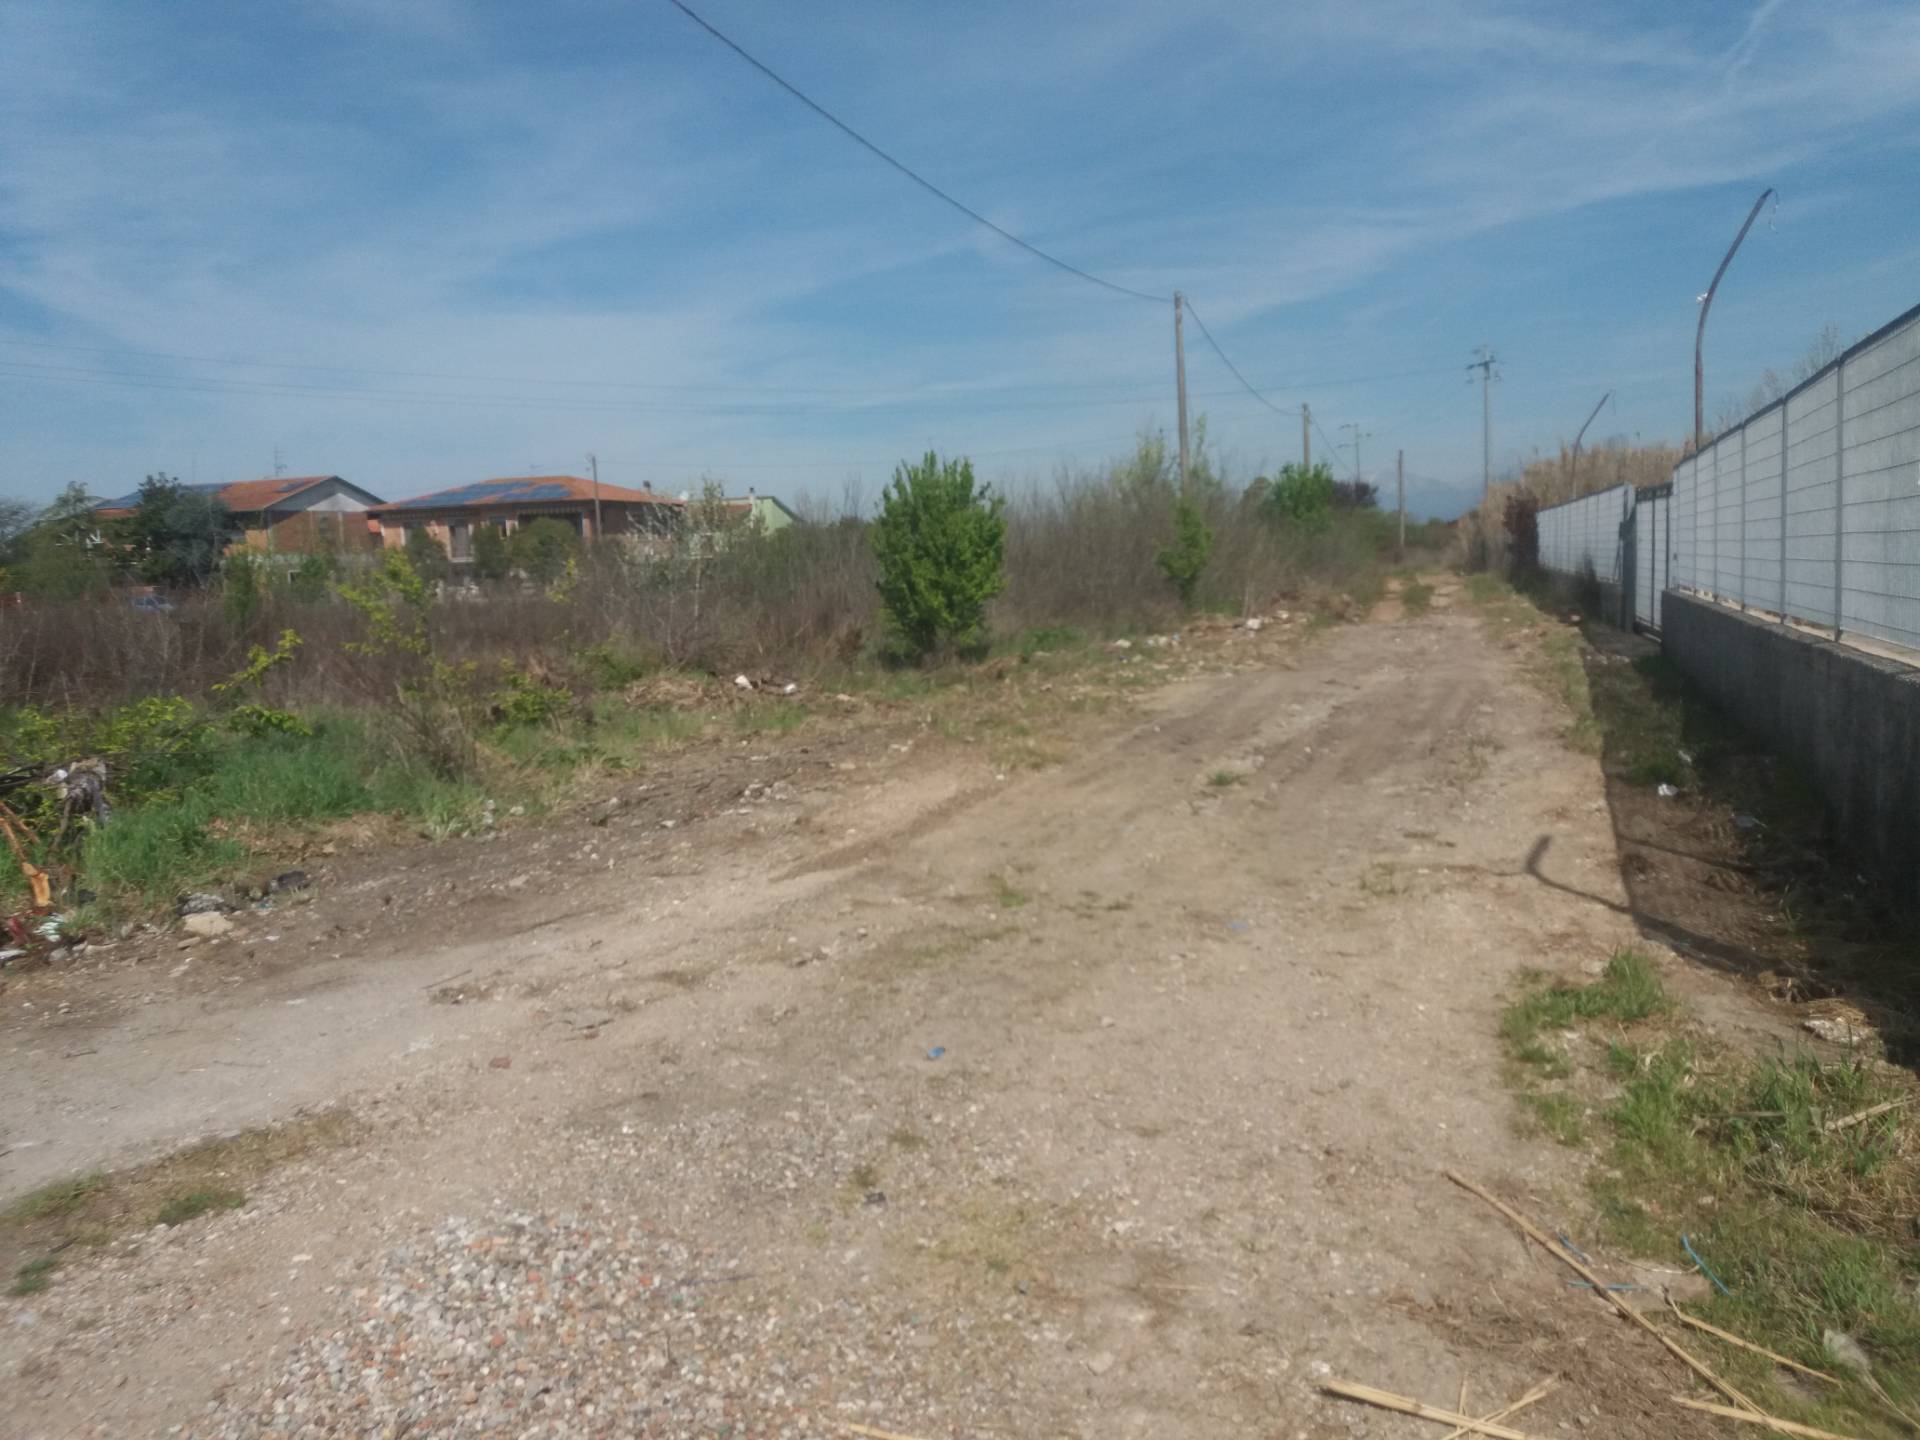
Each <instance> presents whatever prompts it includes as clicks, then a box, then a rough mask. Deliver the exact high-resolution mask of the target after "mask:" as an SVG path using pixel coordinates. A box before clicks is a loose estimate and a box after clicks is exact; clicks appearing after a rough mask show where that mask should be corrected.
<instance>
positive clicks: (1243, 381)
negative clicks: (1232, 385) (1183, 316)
mask: <svg viewBox="0 0 1920 1440" xmlns="http://www.w3.org/2000/svg"><path fill="white" fill-rule="evenodd" d="M1187 313H1188V314H1189V315H1191V316H1193V323H1194V324H1196V325H1198V326H1199V327H1200V333H1201V334H1202V335H1204V336H1205V337H1206V340H1207V344H1209V345H1211V346H1212V347H1213V353H1214V354H1216V355H1218V356H1219V357H1220V363H1221V364H1222V365H1225V366H1226V367H1227V369H1229V370H1231V371H1232V372H1233V378H1234V379H1236V380H1238V381H1239V382H1240V386H1241V388H1242V389H1243V390H1245V391H1246V392H1247V393H1248V394H1249V395H1251V396H1253V398H1254V399H1256V400H1258V401H1259V402H1260V403H1261V404H1262V405H1264V406H1266V407H1267V408H1268V409H1269V410H1271V411H1273V413H1274V414H1276V415H1298V414H1299V413H1300V412H1299V411H1298V410H1283V409H1281V408H1280V407H1279V406H1278V405H1276V404H1274V403H1273V402H1272V401H1271V400H1269V399H1267V397H1266V396H1264V395H1262V394H1261V393H1260V392H1259V391H1258V390H1256V389H1254V388H1253V386H1252V384H1251V383H1250V382H1249V381H1248V380H1247V377H1246V376H1244V375H1242V374H1241V373H1240V367H1239V366H1238V365H1235V364H1234V363H1233V361H1231V360H1229V359H1228V358H1227V352H1226V351H1224V350H1222V349H1221V348H1220V342H1219V341H1218V340H1215V339H1214V338H1213V332H1212V331H1211V330H1209V329H1208V328H1207V322H1206V321H1204V320H1202V319H1201V318H1200V312H1199V311H1198V310H1196V309H1194V308H1193V301H1191V300H1188V301H1187Z"/></svg>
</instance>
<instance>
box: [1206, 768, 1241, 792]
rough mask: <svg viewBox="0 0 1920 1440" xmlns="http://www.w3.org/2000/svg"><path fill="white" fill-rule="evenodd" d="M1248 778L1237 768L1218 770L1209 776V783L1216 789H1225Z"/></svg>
mask: <svg viewBox="0 0 1920 1440" xmlns="http://www.w3.org/2000/svg"><path fill="white" fill-rule="evenodd" d="M1246 778H1247V777H1246V776H1244V775H1242V774H1240V773H1239V772H1238V771H1237V770H1216V771H1214V772H1213V773H1212V774H1211V775H1209V776H1207V784H1209V785H1211V786H1212V787H1213V788H1214V789H1216V790H1225V789H1226V788H1227V787H1228V786H1230V785H1239V784H1241V783H1242V782H1244V781H1245V780H1246Z"/></svg>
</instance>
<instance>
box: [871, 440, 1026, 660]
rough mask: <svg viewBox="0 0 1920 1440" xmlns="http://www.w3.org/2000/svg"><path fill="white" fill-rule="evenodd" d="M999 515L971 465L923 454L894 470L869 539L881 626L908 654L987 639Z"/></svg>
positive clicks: (999, 548)
mask: <svg viewBox="0 0 1920 1440" xmlns="http://www.w3.org/2000/svg"><path fill="white" fill-rule="evenodd" d="M1004 510H1005V501H1003V500H1002V499H1001V498H1000V497H999V496H998V495H995V494H993V493H992V489H991V487H989V486H986V485H980V484H977V483H976V482H975V480H974V478H973V464H972V462H971V461H968V460H964V459H962V460H944V461H943V460H941V459H940V457H939V456H937V455H935V454H934V453H933V452H932V451H931V450H929V451H928V452H927V454H926V457H925V458H924V459H923V460H921V461H920V462H919V463H918V464H907V463H904V462H903V463H902V464H901V465H900V466H899V467H898V468H897V469H896V470H895V471H894V472H893V483H892V484H891V485H890V486H888V488H887V492H886V494H885V495H884V496H883V497H882V500H881V505H880V516H879V518H878V519H877V520H875V521H874V522H873V528H872V531H871V541H872V544H873V553H874V557H875V559H876V560H878V562H879V565H880V579H879V581H878V584H879V588H880V603H881V606H882V607H883V609H884V610H885V612H886V618H887V626H888V629H889V630H890V632H891V634H892V636H893V638H894V640H895V642H896V643H897V644H898V645H899V646H900V647H901V648H902V649H904V650H905V651H906V652H907V653H909V654H911V655H913V656H915V657H924V656H926V655H929V654H931V653H932V652H933V651H935V650H936V649H939V648H940V647H941V646H943V645H947V646H953V647H955V648H957V649H963V650H964V649H971V648H974V647H977V646H979V645H980V644H982V643H983V642H984V641H985V639H986V612H987V602H988V601H989V600H991V599H993V597H994V596H995V595H998V594H999V593H1000V591H1001V589H1002V588H1003V587H1004V586H1005V584H1006V577H1005V575H1004V574H1003V573H1002V571H1001V561H1002V557H1003V556H1004V554H1005V551H1006V539H1007V521H1006V516H1005V514H1004V513H1003V512H1004Z"/></svg>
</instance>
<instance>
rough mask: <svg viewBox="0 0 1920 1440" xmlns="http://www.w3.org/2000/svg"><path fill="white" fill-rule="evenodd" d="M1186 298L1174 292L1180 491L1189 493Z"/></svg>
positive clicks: (1174, 359) (1174, 372) (1175, 378)
mask: <svg viewBox="0 0 1920 1440" xmlns="http://www.w3.org/2000/svg"><path fill="white" fill-rule="evenodd" d="M1185 308H1186V298H1185V297H1184V296H1183V295H1181V293H1180V292H1179V291H1178V290H1176V291H1174V292H1173V374H1174V381H1175V383H1176V384H1177V385H1178V387H1179V390H1180V493H1181V495H1183V496H1184V495H1185V494H1186V493H1187V346H1186V341H1185V339H1184V338H1183V334H1182V312H1183V311H1184V310H1185Z"/></svg>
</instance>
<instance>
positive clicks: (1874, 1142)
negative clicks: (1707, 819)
mask: <svg viewBox="0 0 1920 1440" xmlns="http://www.w3.org/2000/svg"><path fill="white" fill-rule="evenodd" d="M1593 1024H1602V1025H1607V1026H1610V1027H1617V1033H1616V1037H1615V1038H1614V1039H1613V1041H1612V1043H1611V1044H1610V1045H1609V1046H1608V1048H1607V1050H1606V1059H1605V1063H1604V1065H1603V1066H1599V1067H1597V1068H1596V1069H1595V1071H1594V1072H1593V1073H1590V1074H1586V1075H1581V1076H1578V1077H1577V1078H1576V1079H1575V1080H1574V1081H1573V1082H1572V1083H1573V1086H1574V1088H1573V1089H1572V1090H1569V1089H1566V1088H1548V1082H1554V1081H1560V1080H1566V1079H1568V1077H1569V1076H1570V1075H1572V1073H1573V1070H1574V1067H1573V1065H1572V1064H1571V1063H1570V1061H1569V1059H1568V1057H1567V1056H1564V1055H1561V1054H1559V1053H1558V1052H1556V1051H1552V1050H1550V1049H1549V1048H1548V1047H1546V1046H1545V1045H1543V1044H1542V1038H1543V1036H1544V1034H1545V1033H1546V1032H1547V1031H1549V1030H1554V1029H1567V1028H1578V1027H1580V1026H1585V1025H1593ZM1633 1027H1637V1028H1633ZM1501 1031H1502V1036H1503V1038H1504V1039H1505V1041H1506V1043H1507V1046H1508V1051H1509V1054H1510V1055H1511V1056H1513V1058H1514V1060H1515V1061H1516V1065H1515V1067H1514V1073H1515V1075H1516V1077H1517V1079H1518V1081H1519V1084H1520V1087H1521V1095H1520V1099H1521V1104H1522V1106H1523V1108H1524V1110H1525V1111H1526V1113H1527V1114H1528V1115H1529V1116H1530V1117H1531V1118H1532V1119H1533V1120H1535V1121H1536V1122H1537V1123H1538V1124H1539V1125H1540V1127H1541V1128H1542V1129H1543V1130H1545V1131H1546V1132H1547V1133H1548V1134H1550V1135H1551V1136H1553V1138H1554V1139H1556V1140H1558V1141H1560V1142H1561V1143H1563V1144H1569V1145H1577V1144H1581V1143H1593V1144H1595V1145H1597V1146H1598V1149H1599V1153H1600V1158H1601V1159H1602V1161H1603V1162H1604V1163H1603V1164H1602V1165H1600V1166H1597V1167H1596V1168H1595V1170H1594V1172H1593V1179H1592V1182H1591V1186H1590V1189H1591V1193H1592V1197H1593V1201H1594V1207H1595V1212H1596V1215H1597V1218H1598V1223H1599V1230H1600V1233H1599V1237H1598V1238H1600V1239H1601V1240H1603V1241H1605V1242H1606V1243H1608V1244H1609V1245H1611V1246H1614V1247H1617V1248H1619V1249H1621V1250H1624V1251H1627V1252H1630V1253H1633V1254H1637V1255H1641V1256H1644V1257H1646V1258H1647V1259H1649V1260H1650V1261H1653V1262H1656V1263H1658V1264H1661V1265H1665V1266H1676V1267H1686V1268H1691V1267H1692V1265H1693V1261H1692V1259H1691V1258H1690V1257H1689V1256H1688V1255H1687V1253H1686V1251H1685V1249H1684V1247H1683V1246H1682V1244H1681V1238H1680V1237H1681V1236H1683V1235H1684V1236H1686V1237H1687V1239H1688V1242H1689V1243H1691V1245H1692V1246H1693V1249H1694V1250H1695V1251H1696V1252H1697V1253H1698V1254H1699V1255H1700V1257H1701V1258H1702V1259H1703V1260H1704V1261H1705V1262H1706V1264H1707V1265H1709V1266H1710V1267H1711V1268H1712V1269H1713V1271H1714V1273H1715V1274H1716V1275H1718V1276H1719V1278H1720V1279H1721V1280H1722V1281H1723V1282H1724V1283H1725V1284H1726V1286H1727V1289H1728V1292H1729V1293H1726V1294H1719V1293H1715V1294H1714V1295H1713V1296H1712V1298H1710V1299H1709V1300H1708V1301H1706V1302H1705V1303H1703V1304H1702V1305H1701V1306H1700V1307H1699V1308H1700V1312H1701V1314H1702V1315H1703V1316H1704V1318H1706V1319H1708V1320H1710V1321H1712V1322H1713V1323H1715V1324H1718V1325H1720V1326H1721V1327H1722V1328H1724V1329H1727V1330H1730V1331H1732V1332H1733V1333H1734V1334H1737V1335H1740V1336H1742V1337H1743V1338H1745V1339H1747V1340H1750V1341H1752V1342H1754V1343H1756V1344H1759V1345H1764V1346H1767V1347H1769V1348H1771V1349H1773V1350H1776V1351H1778V1352H1780V1353H1781V1354H1784V1355H1787V1356H1790V1357H1792V1358H1793V1359H1796V1360H1799V1361H1801V1362H1802V1363H1804V1364H1808V1365H1812V1366H1815V1367H1816V1368H1821V1369H1825V1370H1828V1371H1830V1372H1833V1371H1835V1366H1834V1365H1833V1363H1832V1361H1831V1360H1830V1359H1829V1358H1828V1357H1827V1356H1825V1355H1824V1353H1823V1345H1822V1339H1821V1337H1822V1335H1823V1333H1824V1332H1825V1331H1827V1330H1829V1329H1832V1330H1838V1331H1844V1332H1845V1333H1847V1334H1849V1335H1852V1336H1853V1337H1854V1338H1856V1339H1857V1340H1858V1341H1859V1342H1860V1343H1861V1344H1862V1345H1863V1346H1865V1347H1866V1350H1867V1352H1868V1354H1869V1355H1870V1357H1871V1358H1872V1360H1873V1364H1874V1370H1875V1374H1876V1376H1877V1378H1878V1379H1879V1380H1880V1382H1881V1383H1882V1384H1883V1385H1884V1386H1885V1387H1886V1389H1887V1390H1888V1392H1889V1393H1891V1394H1892V1395H1893V1396H1894V1397H1895V1398H1896V1399H1897V1400H1899V1401H1901V1402H1902V1403H1904V1404H1906V1405H1908V1406H1909V1408H1911V1406H1912V1404H1913V1403H1914V1402H1915V1401H1916V1400H1917V1399H1920V1304H1916V1302H1915V1299H1914V1294H1915V1287H1916V1284H1917V1283H1920V1245H1917V1244H1916V1238H1917V1237H1916V1232H1915V1230H1914V1228H1913V1226H1914V1219H1913V1217H1914V1216H1915V1215H1916V1214H1920V1150H1916V1147H1915V1146H1914V1144H1913V1142H1912V1137H1911V1135H1910V1134H1909V1132H1908V1127H1909V1126H1910V1125H1911V1124H1912V1119H1911V1106H1908V1107H1906V1108H1900V1109H1894V1110H1891V1111H1888V1112H1886V1113H1883V1114H1880V1115H1875V1116H1871V1117H1869V1118H1866V1119H1863V1120H1859V1121H1857V1123H1853V1124H1849V1125H1845V1126H1840V1127H1835V1126H1834V1124H1833V1122H1835V1121H1837V1120H1842V1119H1847V1118H1848V1117H1854V1116H1859V1115H1860V1114H1861V1113H1862V1112H1864V1111H1866V1110H1868V1109H1869V1108H1870V1107H1872V1106H1874V1105H1877V1104H1879V1103H1881V1102H1883V1101H1887V1100H1892V1099H1895V1098H1897V1097H1902V1096H1906V1097H1909V1098H1911V1096H1912V1085H1911V1081H1910V1080H1908V1079H1907V1078H1905V1077H1904V1076H1902V1075H1901V1074H1900V1073H1899V1072H1897V1071H1895V1070H1893V1069H1891V1068H1889V1067H1886V1066H1883V1065H1880V1064H1878V1063H1876V1062H1872V1061H1866V1060H1858V1061H1853V1060H1844V1061H1828V1060H1825V1059H1822V1058H1820V1057H1818V1056H1815V1055H1812V1054H1807V1053H1799V1054H1795V1053H1782V1054H1776V1055H1770V1056H1761V1057H1747V1056H1742V1055H1737V1054H1730V1053H1723V1052H1720V1051H1717V1050H1712V1051H1709V1050H1703V1049H1702V1048H1701V1042H1699V1041H1698V1040H1697V1039H1695V1038H1693V1037H1692V1036H1691V1035H1690V1034H1689V1033H1686V1027H1685V1026H1684V1023H1683V1017H1681V1016H1679V1015H1678V1014H1677V1012H1676V1010H1675V1007H1674V1005H1673V1002H1672V1000H1671V998H1670V997H1669V996H1667V994H1666V993H1665V991H1664V990H1663V989H1662V988H1661V987H1660V985H1659V981H1658V978H1657V976H1655V975H1654V974H1653V972H1652V968H1651V966H1649V965H1648V964H1647V963H1646V962H1645V961H1644V959H1642V958H1640V957H1638V956H1636V955H1634V953H1633V952H1631V951H1623V952H1621V953H1620V954H1618V955H1616V956H1615V957H1614V959H1613V960H1612V961H1611V962H1610V963H1609V965H1608V967H1607V972H1606V973H1605V974H1604V975H1603V976H1602V977H1601V978H1600V979H1599V980H1597V981H1595V982H1594V983H1593V984H1591V985H1586V986H1567V985H1552V986H1546V987H1544V988H1535V989H1533V990H1532V991H1531V992H1530V993H1528V994H1527V995H1525V996H1523V997H1522V998H1521V999H1519V1000H1517V1001H1516V1002H1515V1003H1514V1004H1513V1005H1512V1006H1510V1007H1509V1008H1508V1009H1507V1011H1506V1013H1505V1014H1504V1016H1503V1017H1502V1022H1501ZM1589 1053H1591V1052H1589ZM1582 1095H1589V1096H1593V1097H1594V1098H1593V1100H1592V1102H1591V1103H1586V1102H1583V1101H1582V1099H1581V1098H1580V1097H1581V1096H1582ZM1596 1110H1597V1111H1598V1117H1597V1118H1598V1121H1599V1124H1598V1127H1597V1128H1596V1127H1594V1126H1591V1125H1589V1124H1586V1123H1583V1122H1584V1120H1585V1117H1586V1115H1588V1114H1589V1113H1591V1112H1593V1111H1596ZM1700 1343H1701V1344H1702V1345H1703V1346H1705V1347H1707V1349H1708V1351H1709V1352H1711V1353H1709V1354H1707V1355H1706V1357H1705V1358H1707V1359H1709V1361H1710V1363H1712V1364H1713V1365H1714V1366H1715V1368H1716V1369H1718V1370H1720V1371H1721V1372H1722V1373H1723V1374H1726V1375H1727V1376H1728V1378H1730V1379H1732V1380H1733V1381H1734V1382H1735V1383H1736V1384H1738V1385H1740V1386H1741V1387H1742V1388H1743V1389H1747V1390H1748V1391H1749V1393H1751V1394H1753V1395H1754V1397H1755V1398H1756V1399H1757V1400H1760V1401H1761V1402H1762V1403H1763V1405H1764V1406H1765V1407H1766V1408H1767V1409H1768V1410H1769V1411H1771V1412H1772V1413H1775V1414H1779V1415H1783V1416H1787V1417H1790V1418H1795V1419H1799V1420H1801V1421H1803V1422H1805V1423H1810V1424H1815V1425H1820V1426H1823V1427H1825V1428H1833V1429H1837V1430H1840V1431H1842V1432H1844V1433H1847V1434H1852V1435H1859V1436H1862V1437H1866V1436H1880V1435H1892V1434H1896V1433H1899V1431H1898V1430H1897V1429H1896V1428H1895V1427H1894V1426H1893V1424H1892V1422H1890V1421H1889V1419H1888V1417H1887V1416H1886V1413H1885V1411H1884V1408H1882V1407H1880V1406H1879V1405H1878V1404H1877V1402H1876V1401H1875V1400H1874V1399H1873V1397H1872V1396H1871V1395H1869V1394H1868V1393H1867V1392H1866V1390H1865V1388H1864V1387H1862V1386H1860V1385H1859V1384H1858V1382H1857V1381H1855V1380H1852V1379H1850V1378H1849V1379H1848V1380H1847V1382H1846V1384H1845V1385H1844V1386H1843V1387H1842V1388H1841V1389H1839V1390H1837V1391H1823V1392H1820V1393H1819V1394H1809V1393H1808V1392H1807V1391H1805V1390H1802V1389H1799V1388H1796V1387H1790V1386H1788V1385H1786V1384H1785V1383H1783V1381H1782V1379H1781V1376H1780V1374H1779V1372H1778V1371H1776V1370H1774V1369H1773V1368H1772V1367H1771V1366H1770V1365H1768V1364H1767V1362H1765V1361H1764V1360H1761V1359H1759V1358H1758V1357H1755V1356H1753V1355H1751V1354H1749V1353H1746V1352H1743V1351H1739V1350H1735V1349H1732V1348H1723V1347H1720V1346H1718V1345H1717V1344H1716V1343H1715V1342H1711V1341H1707V1340H1704V1339H1703V1340H1701V1341H1700Z"/></svg>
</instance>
